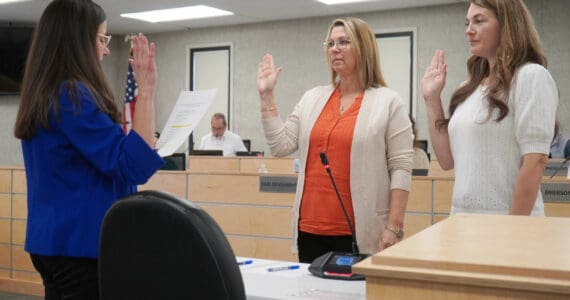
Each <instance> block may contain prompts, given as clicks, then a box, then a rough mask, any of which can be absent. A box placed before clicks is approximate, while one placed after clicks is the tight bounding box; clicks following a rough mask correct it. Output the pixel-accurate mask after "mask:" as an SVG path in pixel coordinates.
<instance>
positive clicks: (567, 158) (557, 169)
mask: <svg viewBox="0 0 570 300" xmlns="http://www.w3.org/2000/svg"><path fill="white" fill-rule="evenodd" d="M569 160H570V156H567V157H566V159H564V161H563V162H562V163H561V164H560V166H558V168H556V170H555V171H554V173H552V175H550V179H552V177H554V175H556V173H558V171H560V170H562V168H563V167H564V165H565V164H566V163H567V162H568V161H569ZM569 171H570V170H569Z"/></svg>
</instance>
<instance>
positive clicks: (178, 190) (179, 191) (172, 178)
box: [139, 171, 188, 199]
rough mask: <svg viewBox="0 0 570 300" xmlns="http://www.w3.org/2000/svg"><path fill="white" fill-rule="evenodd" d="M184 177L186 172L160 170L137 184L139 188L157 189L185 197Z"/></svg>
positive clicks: (186, 195) (186, 194)
mask: <svg viewBox="0 0 570 300" xmlns="http://www.w3.org/2000/svg"><path fill="white" fill-rule="evenodd" d="M186 178H187V174H186V172H176V171H161V172H158V173H156V174H155V175H154V176H152V177H151V178H150V179H149V180H148V182H147V183H146V184H144V185H141V186H139V190H140V191H144V190H158V191H163V192H168V193H171V194H174V195H176V196H178V197H181V198H183V199H186V198H187V197H188V191H187V188H186Z"/></svg>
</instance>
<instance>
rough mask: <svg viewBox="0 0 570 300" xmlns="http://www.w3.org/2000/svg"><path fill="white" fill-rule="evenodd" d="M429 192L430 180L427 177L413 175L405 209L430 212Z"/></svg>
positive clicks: (430, 187) (430, 190)
mask: <svg viewBox="0 0 570 300" xmlns="http://www.w3.org/2000/svg"><path fill="white" fill-rule="evenodd" d="M431 194H432V181H431V180H430V179H428V178H421V177H415V180H413V181H412V189H411V191H410V195H409V197H408V206H407V208H406V210H407V211H414V212H429V213H431V211H432V203H431V197H432V196H431Z"/></svg>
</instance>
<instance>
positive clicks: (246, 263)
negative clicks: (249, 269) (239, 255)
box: [238, 259, 253, 266]
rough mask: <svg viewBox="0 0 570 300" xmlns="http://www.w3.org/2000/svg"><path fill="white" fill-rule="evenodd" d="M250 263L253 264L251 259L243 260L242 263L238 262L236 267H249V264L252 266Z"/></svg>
mask: <svg viewBox="0 0 570 300" xmlns="http://www.w3.org/2000/svg"><path fill="white" fill-rule="evenodd" d="M252 263H253V260H251V259H247V260H244V261H238V265H239V266H245V265H250V264H252Z"/></svg>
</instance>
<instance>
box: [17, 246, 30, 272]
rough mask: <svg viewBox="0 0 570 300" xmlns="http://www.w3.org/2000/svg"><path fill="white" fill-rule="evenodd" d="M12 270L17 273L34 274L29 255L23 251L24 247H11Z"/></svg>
mask: <svg viewBox="0 0 570 300" xmlns="http://www.w3.org/2000/svg"><path fill="white" fill-rule="evenodd" d="M12 268H13V269H14V270H19V271H31V272H35V271H36V269H34V266H33V265H32V260H31V259H30V254H28V252H26V251H24V246H12Z"/></svg>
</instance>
